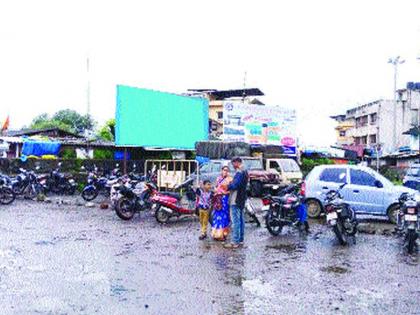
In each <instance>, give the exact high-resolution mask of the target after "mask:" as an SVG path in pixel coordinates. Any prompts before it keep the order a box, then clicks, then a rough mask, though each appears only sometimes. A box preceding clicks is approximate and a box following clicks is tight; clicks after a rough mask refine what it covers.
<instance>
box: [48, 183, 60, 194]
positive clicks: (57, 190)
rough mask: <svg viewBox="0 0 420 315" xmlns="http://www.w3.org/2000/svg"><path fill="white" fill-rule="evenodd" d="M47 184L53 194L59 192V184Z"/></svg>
mask: <svg viewBox="0 0 420 315" xmlns="http://www.w3.org/2000/svg"><path fill="white" fill-rule="evenodd" d="M48 186H49V190H51V191H52V192H53V193H54V194H59V193H61V188H60V186H58V185H56V184H55V183H50V184H49V185H48Z"/></svg>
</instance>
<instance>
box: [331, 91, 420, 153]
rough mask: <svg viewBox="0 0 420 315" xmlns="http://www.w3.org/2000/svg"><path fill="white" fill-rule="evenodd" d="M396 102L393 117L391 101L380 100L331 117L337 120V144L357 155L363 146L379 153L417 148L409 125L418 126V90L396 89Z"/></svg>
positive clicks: (415, 138)
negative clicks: (355, 152)
mask: <svg viewBox="0 0 420 315" xmlns="http://www.w3.org/2000/svg"><path fill="white" fill-rule="evenodd" d="M407 86H409V85H407ZM419 88H420V86H419ZM396 104H397V105H396V115H395V119H394V101H393V100H383V99H380V100H376V101H373V102H370V103H367V104H364V105H361V106H358V107H354V108H351V109H349V110H347V112H346V113H345V114H343V115H336V116H332V117H331V118H333V119H335V120H336V121H337V127H336V130H337V145H338V146H340V147H345V148H348V149H352V150H354V151H357V152H358V153H359V156H362V155H363V151H364V149H370V150H371V151H373V152H376V150H378V151H380V154H381V155H389V154H395V153H396V152H398V151H404V152H407V151H417V150H419V141H418V134H417V133H416V132H415V129H416V128H414V129H413V127H417V126H418V125H419V108H420V89H413V88H406V89H401V90H398V91H397V103H396ZM417 129H418V128H417ZM394 132H395V136H396V144H395V146H394Z"/></svg>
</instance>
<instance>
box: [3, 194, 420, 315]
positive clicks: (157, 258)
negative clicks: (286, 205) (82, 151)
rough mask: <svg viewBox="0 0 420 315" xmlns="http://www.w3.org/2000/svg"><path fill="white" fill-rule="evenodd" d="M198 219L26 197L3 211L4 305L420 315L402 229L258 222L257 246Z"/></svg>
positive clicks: (53, 310) (37, 309)
mask: <svg viewBox="0 0 420 315" xmlns="http://www.w3.org/2000/svg"><path fill="white" fill-rule="evenodd" d="M198 230H199V227H198V222H197V221H196V220H191V219H189V220H182V221H179V222H175V223H172V224H169V225H167V226H160V225H158V224H157V223H156V221H155V220H154V218H153V217H152V216H151V215H150V214H147V213H143V214H141V215H140V216H137V217H135V219H134V220H133V221H131V222H123V221H121V220H119V219H118V218H117V217H116V215H114V213H113V212H112V211H111V210H100V209H99V208H85V207H76V206H73V205H57V204H44V203H36V202H28V201H17V202H16V203H15V204H14V205H12V206H8V207H1V210H0V238H1V245H0V289H1V292H2V294H0V305H1V308H2V311H1V313H2V314H33V313H36V314H75V313H78V314H95V313H97V314H397V313H402V314H420V299H419V297H420V278H419V277H420V266H419V263H418V258H417V256H416V257H409V256H407V255H406V254H405V253H404V252H403V251H402V250H401V242H400V240H399V239H398V238H396V237H394V236H381V235H367V234H360V235H358V237H357V243H356V244H353V245H351V246H348V247H344V248H343V247H340V246H338V244H337V243H336V241H335V239H334V237H333V235H332V234H331V232H330V231H329V230H328V229H326V228H325V227H324V226H323V225H320V224H316V223H313V224H312V233H311V234H310V235H309V236H308V237H304V236H299V235H298V234H297V233H295V231H293V230H287V231H285V232H284V234H283V235H282V236H281V237H277V238H274V237H271V236H270V235H269V234H268V233H267V231H266V230H265V228H259V229H258V228H255V227H252V226H251V225H247V229H246V243H247V246H246V248H243V249H238V250H235V251H232V250H226V249H224V248H223V247H222V246H221V244H220V243H215V242H212V241H204V242H201V241H198Z"/></svg>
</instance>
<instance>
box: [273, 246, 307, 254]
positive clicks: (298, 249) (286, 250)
mask: <svg viewBox="0 0 420 315" xmlns="http://www.w3.org/2000/svg"><path fill="white" fill-rule="evenodd" d="M265 248H266V249H275V250H277V251H280V252H283V253H287V254H292V253H303V252H305V247H304V246H303V245H302V244H294V243H290V244H284V243H278V244H271V245H266V246H265Z"/></svg>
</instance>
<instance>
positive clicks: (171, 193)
mask: <svg viewBox="0 0 420 315" xmlns="http://www.w3.org/2000/svg"><path fill="white" fill-rule="evenodd" d="M162 195H166V196H169V197H172V198H175V199H176V200H181V198H182V196H181V195H180V194H178V193H175V192H169V191H165V192H162Z"/></svg>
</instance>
